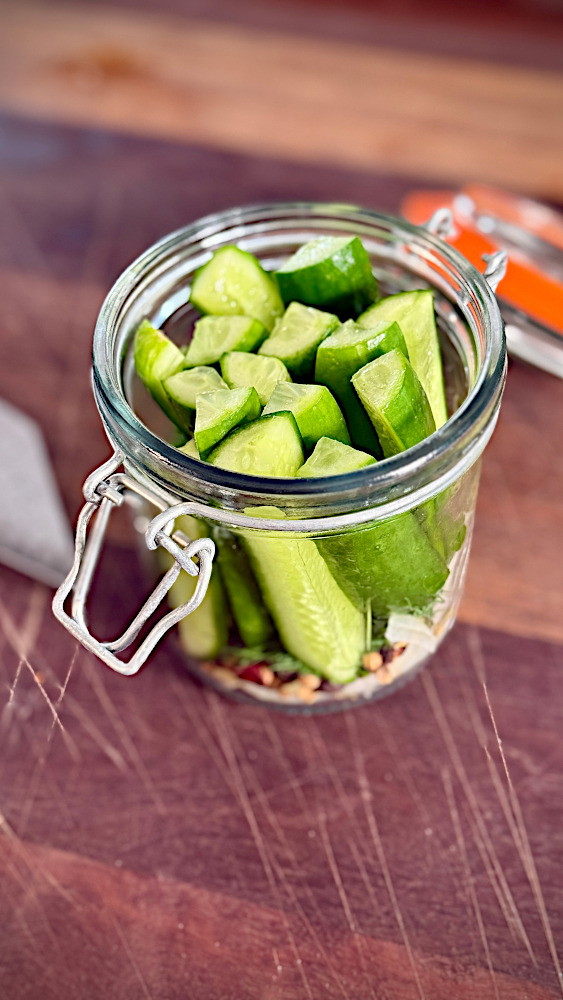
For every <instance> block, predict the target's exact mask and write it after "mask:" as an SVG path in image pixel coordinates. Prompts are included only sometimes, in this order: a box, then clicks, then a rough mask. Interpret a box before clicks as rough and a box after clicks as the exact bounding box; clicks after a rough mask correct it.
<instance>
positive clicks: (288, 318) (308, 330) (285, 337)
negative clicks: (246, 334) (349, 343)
mask: <svg viewBox="0 0 563 1000" xmlns="http://www.w3.org/2000/svg"><path fill="white" fill-rule="evenodd" d="M337 325H338V319H337V317H336V316H333V315H332V314H331V313H327V312H322V311H321V310H320V309H313V308H312V306H306V305H302V304H301V303H300V302H292V303H291V305H289V306H288V307H287V309H286V311H285V312H284V314H283V316H282V317H281V318H280V319H279V320H277V322H276V324H275V326H274V329H273V330H272V332H271V334H270V336H269V337H268V339H267V340H265V341H264V343H263V344H262V345H261V347H260V348H259V351H258V354H259V355H265V356H267V357H274V358H278V359H279V360H280V361H283V363H284V365H285V366H286V368H288V369H289V371H290V372H291V373H292V375H295V376H297V377H300V378H306V377H307V376H308V375H309V374H311V373H312V371H313V368H314V364H315V352H316V350H317V347H318V346H319V344H320V343H321V342H322V341H323V340H324V339H325V337H328V335H329V334H330V333H331V332H332V331H333V330H334V329H335V327H336V326H337Z"/></svg>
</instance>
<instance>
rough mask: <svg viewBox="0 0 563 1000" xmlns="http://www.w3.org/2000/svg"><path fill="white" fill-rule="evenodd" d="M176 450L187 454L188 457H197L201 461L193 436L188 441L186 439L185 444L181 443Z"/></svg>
mask: <svg viewBox="0 0 563 1000" xmlns="http://www.w3.org/2000/svg"><path fill="white" fill-rule="evenodd" d="M178 451H181V452H183V454H184V455H189V457H190V458H197V459H198V461H200V462H201V461H203V460H202V458H201V455H200V453H199V451H198V448H197V444H196V443H195V439H194V438H192V439H191V440H190V441H186V444H183V445H181V446H180V447H179V448H178Z"/></svg>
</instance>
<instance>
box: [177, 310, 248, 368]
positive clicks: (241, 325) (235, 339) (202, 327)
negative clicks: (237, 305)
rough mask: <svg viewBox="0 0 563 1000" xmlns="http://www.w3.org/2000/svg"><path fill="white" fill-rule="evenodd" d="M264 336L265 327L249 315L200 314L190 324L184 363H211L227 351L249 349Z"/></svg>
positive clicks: (188, 366) (190, 364)
mask: <svg viewBox="0 0 563 1000" xmlns="http://www.w3.org/2000/svg"><path fill="white" fill-rule="evenodd" d="M266 336H267V331H266V328H265V327H264V326H263V325H262V323H260V321H259V320H257V319H252V317H250V316H204V317H203V319H198V321H197V323H196V324H195V326H194V333H193V338H192V341H191V343H190V344H189V346H188V350H187V351H186V355H185V361H184V365H185V367H186V368H193V367H195V366H196V365H213V364H215V362H216V361H219V360H220V358H222V356H223V354H226V353H227V351H253V350H254V349H255V348H256V347H258V345H259V344H261V343H262V341H263V340H264V338H265V337H266Z"/></svg>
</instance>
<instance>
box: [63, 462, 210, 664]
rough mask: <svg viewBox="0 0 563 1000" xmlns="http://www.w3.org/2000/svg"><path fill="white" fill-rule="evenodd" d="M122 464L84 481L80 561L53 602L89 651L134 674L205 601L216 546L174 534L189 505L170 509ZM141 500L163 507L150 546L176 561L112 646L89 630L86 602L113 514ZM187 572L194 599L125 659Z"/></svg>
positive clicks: (148, 534)
mask: <svg viewBox="0 0 563 1000" xmlns="http://www.w3.org/2000/svg"><path fill="white" fill-rule="evenodd" d="M122 463H123V455H122V454H121V453H120V452H116V453H115V454H114V455H113V456H112V457H111V458H110V459H109V461H107V462H105V463H104V465H102V466H100V467H99V468H98V469H96V470H95V471H94V472H93V473H92V474H91V475H90V476H88V478H87V480H86V482H85V483H84V497H85V499H86V503H85V504H84V506H83V508H82V510H81V511H80V514H79V516H78V522H77V525H76V538H75V553H74V562H73V565H72V569H71V570H70V572H69V574H68V576H67V577H66V579H65V581H64V582H63V583H62V584H61V586H60V587H59V589H58V590H57V592H56V594H55V596H54V598H53V613H54V615H55V617H56V618H58V620H59V621H60V622H61V623H62V624H63V625H64V626H65V628H66V629H68V631H69V632H70V633H71V635H73V636H74V638H75V639H77V640H78V642H80V643H81V644H82V645H83V646H84V647H85V648H86V649H88V650H90V652H92V653H95V654H96V656H98V657H99V658H100V659H101V660H102V661H103V662H104V663H105V664H106V665H107V666H108V667H111V668H112V670H115V671H117V673H119V674H125V675H127V676H130V675H132V674H136V673H137V671H138V670H139V669H140V667H141V666H142V665H143V663H144V662H145V660H146V659H147V657H148V656H149V655H150V653H151V652H152V650H153V649H154V647H155V646H156V644H157V642H159V640H160V639H161V638H162V637H163V636H164V634H165V633H166V632H167V631H168V629H170V628H172V626H173V625H176V624H177V623H178V622H179V621H181V620H182V618H185V617H186V616H187V615H189V614H191V612H192V611H195V609H196V608H197V607H199V605H200V604H201V602H202V601H203V598H204V597H205V594H206V591H207V587H208V585H209V580H210V577H211V569H212V563H213V556H214V555H215V544H214V542H213V541H212V540H211V539H210V538H198V539H196V540H195V541H191V540H190V539H189V538H187V536H186V535H184V534H183V532H181V531H173V527H174V521H175V519H176V517H178V516H179V514H180V513H185V508H186V505H185V504H182V505H181V506H182V510H181V511H179V510H178V509H177V506H176V505H175V506H172V507H170V506H168V505H167V504H166V503H165V502H163V500H162V498H161V497H160V496H159V495H158V494H156V493H154V492H153V491H152V490H151V489H150V488H149V487H144V486H141V484H140V483H138V482H137V480H136V479H134V478H133V477H132V476H130V475H129V474H128V473H127V472H126V471H123V472H118V471H117V470H118V469H119V467H120V466H121V465H122ZM139 497H142V499H143V500H148V501H149V502H150V503H152V504H154V505H155V506H156V507H158V508H160V513H159V514H157V515H156V516H155V517H153V518H152V520H151V521H149V523H148V525H147V527H146V530H145V541H146V544H147V547H148V548H149V549H157V548H158V547H159V546H160V547H162V548H164V549H166V551H167V552H169V553H170V555H171V556H172V557H173V559H174V562H173V564H172V566H171V567H170V569H169V570H167V572H166V573H165V574H164V576H163V577H162V579H161V580H160V581H159V582H158V584H157V585H156V587H155V588H154V590H153V592H152V594H151V595H150V597H149V598H148V599H147V600H146V601H145V603H144V604H143V606H142V608H141V609H140V611H138V612H137V614H136V615H135V617H134V619H133V621H132V622H131V624H130V625H129V627H128V628H127V629H126V630H125V632H123V634H122V635H121V636H119V638H117V639H114V640H113V641H111V642H102V641H101V640H99V639H96V638H95V637H94V636H93V635H92V634H91V632H90V631H89V628H88V624H87V621H86V601H87V598H88V594H89V592H90V587H91V584H92V579H93V576H94V571H95V569H96V566H97V564H98V559H99V555H100V550H101V547H102V543H103V540H104V536H105V533H106V529H107V525H108V521H109V518H110V515H111V513H112V511H113V510H115V509H116V507H120V506H121V505H122V504H123V502H124V501H125V502H133V503H135V502H138V499H139ZM178 506H180V505H178ZM91 522H92V523H91ZM90 523H91V527H90V531H88V528H89V526H90ZM194 559H197V562H194ZM182 570H184V571H185V572H186V573H188V574H189V575H190V576H194V577H197V584H196V588H195V591H194V593H193V595H192V597H191V598H190V600H189V601H187V602H186V603H185V604H182V605H181V606H180V607H178V608H175V609H174V610H172V611H168V612H167V614H165V615H164V616H163V617H162V618H161V619H160V620H159V621H158V622H156V624H155V625H153V627H152V628H151V630H150V632H149V633H148V634H147V635H146V636H145V638H144V639H143V641H142V642H141V644H140V645H139V646H138V648H137V649H136V650H135V652H134V653H133V654H132V656H131V657H130V659H129V660H121V659H119V657H117V656H116V655H115V654H116V653H121V652H123V651H124V650H125V649H127V648H128V647H129V646H130V645H131V643H132V642H133V641H134V640H135V639H136V638H137V636H138V635H139V632H140V631H141V629H142V628H143V626H144V625H145V624H146V622H147V621H148V619H149V618H150V617H151V615H152V614H153V613H154V611H156V609H157V608H158V606H159V604H160V603H161V602H162V601H163V600H164V598H165V597H166V594H167V593H168V591H169V590H170V587H171V586H172V584H173V583H174V582H175V580H176V579H177V578H178V575H179V573H180V572H181V571H182ZM71 593H72V601H71V610H70V614H69V613H67V611H65V604H66V601H67V598H68V597H69V595H70V594H71Z"/></svg>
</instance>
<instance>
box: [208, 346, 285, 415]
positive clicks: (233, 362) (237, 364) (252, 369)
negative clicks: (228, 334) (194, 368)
mask: <svg viewBox="0 0 563 1000" xmlns="http://www.w3.org/2000/svg"><path fill="white" fill-rule="evenodd" d="M221 373H222V375H223V378H224V380H225V382H226V383H227V385H228V386H229V387H230V388H231V389H244V388H249V387H254V388H255V389H256V392H257V393H258V398H259V400H260V402H261V404H262V406H264V405H265V404H266V403H267V402H268V400H269V398H270V396H271V395H272V392H273V391H274V389H275V387H276V386H277V384H278V382H291V375H290V374H289V372H288V370H287V368H286V367H285V365H284V363H283V361H280V360H279V358H269V357H262V356H261V355H259V354H248V353H245V352H243V351H230V352H229V354H224V355H223V357H222V358H221Z"/></svg>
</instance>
